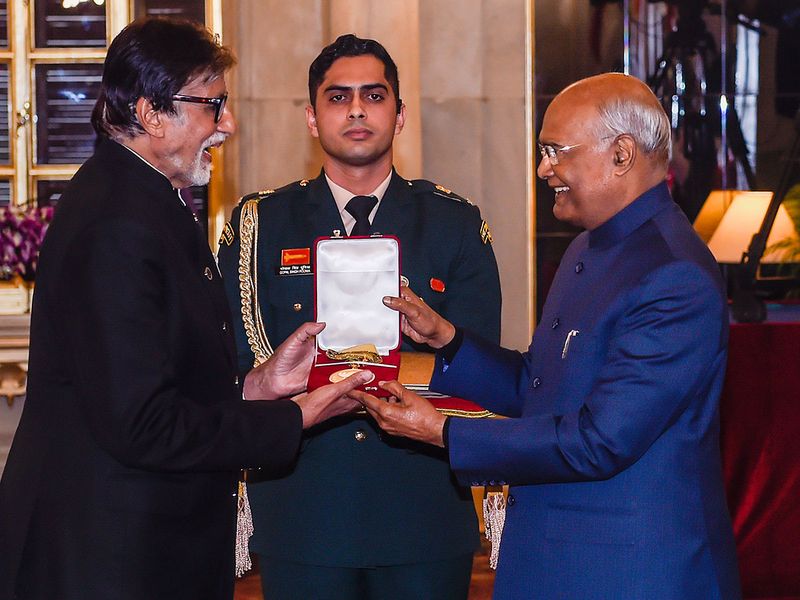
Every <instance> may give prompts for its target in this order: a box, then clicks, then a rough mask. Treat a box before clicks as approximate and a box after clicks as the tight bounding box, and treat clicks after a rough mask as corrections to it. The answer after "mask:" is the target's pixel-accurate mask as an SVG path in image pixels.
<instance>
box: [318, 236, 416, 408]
mask: <svg viewBox="0 0 800 600" xmlns="http://www.w3.org/2000/svg"><path fill="white" fill-rule="evenodd" d="M314 250H315V251H314V307H315V314H316V320H317V321H323V322H325V324H326V326H325V329H323V330H322V331H321V332H320V333H319V334H318V335H317V353H316V356H315V358H314V365H313V366H312V368H311V374H310V375H309V378H308V389H309V390H312V389H316V388H318V387H321V386H323V385H327V384H328V383H332V382H336V381H340V380H341V379H344V378H345V377H347V376H348V375H349V374H351V373H352V372H353V371H352V369H362V370H368V371H371V372H372V373H373V374H374V375H375V377H374V379H373V380H372V381H370V382H369V383H367V384H365V385H363V386H362V387H361V388H360V389H362V390H364V391H366V392H369V393H370V394H373V395H375V396H387V395H388V393H387V392H385V391H384V390H382V389H380V388H379V387H378V382H379V381H389V380H392V379H397V377H398V372H399V368H400V313H398V312H396V311H394V310H392V309H390V308H388V307H387V306H386V305H384V304H383V297H384V296H398V295H399V293H400V243H399V241H398V240H397V238H395V237H392V236H370V237H348V238H341V237H331V238H319V239H317V240H316V242H315V248H314Z"/></svg>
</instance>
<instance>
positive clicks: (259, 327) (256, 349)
mask: <svg viewBox="0 0 800 600" xmlns="http://www.w3.org/2000/svg"><path fill="white" fill-rule="evenodd" d="M258 200H259V199H258V198H254V199H253V200H248V201H247V202H245V203H244V205H242V212H241V215H240V218H239V295H240V297H241V305H242V322H243V323H244V331H245V333H246V334H247V342H248V343H249V344H250V350H252V351H253V356H254V357H255V360H254V361H253V366H254V367H257V366H258V365H260V364H261V363H263V362H264V361H266V360H267V359H268V358H269V357H270V356H272V354H273V350H272V345H271V344H270V343H269V338H267V333H266V331H264V322H263V320H262V318H261V309H260V308H259V304H258Z"/></svg>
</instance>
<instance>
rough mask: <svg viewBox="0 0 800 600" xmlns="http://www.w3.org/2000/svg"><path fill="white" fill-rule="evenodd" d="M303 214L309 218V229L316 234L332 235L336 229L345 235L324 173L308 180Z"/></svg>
mask: <svg viewBox="0 0 800 600" xmlns="http://www.w3.org/2000/svg"><path fill="white" fill-rule="evenodd" d="M303 215H304V216H305V217H306V218H307V219H308V220H309V224H310V226H311V228H310V231H312V232H314V234H315V235H316V236H330V235H333V230H334V229H338V230H339V231H340V232H341V235H342V236H345V235H347V232H346V231H345V228H344V223H343V222H342V215H340V214H339V208H338V207H337V206H336V201H335V200H334V199H333V194H332V193H331V189H330V188H329V187H328V182H327V180H326V179H325V174H324V173H320V174H319V177H317V178H316V179H312V180H311V181H309V182H308V193H307V194H306V197H305V207H304V209H303Z"/></svg>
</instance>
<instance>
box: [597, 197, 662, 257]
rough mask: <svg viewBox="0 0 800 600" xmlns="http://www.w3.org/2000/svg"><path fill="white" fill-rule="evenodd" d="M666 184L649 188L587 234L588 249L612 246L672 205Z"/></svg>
mask: <svg viewBox="0 0 800 600" xmlns="http://www.w3.org/2000/svg"><path fill="white" fill-rule="evenodd" d="M672 204H673V202H672V197H671V196H670V195H669V188H667V184H666V182H661V183H659V184H658V185H656V186H654V187H651V188H650V189H649V190H647V191H646V192H645V193H644V194H642V195H641V196H639V197H638V198H636V200H634V201H633V202H631V203H630V204H629V205H628V206H626V207H625V208H623V209H622V210H621V211H619V212H618V213H617V214H615V215H614V216H613V217H611V218H610V219H609V220H608V221H606V222H605V223H603V224H602V225H600V226H599V227H597V228H596V229H593V230H592V231H590V232H589V247H590V248H602V247H607V246H612V245H613V244H616V243H617V242H619V241H620V240H622V239H624V238H626V237H627V236H629V235H630V234H631V233H633V232H634V231H636V230H637V229H638V228H639V227H641V226H642V225H643V224H644V223H645V222H646V221H649V220H650V219H651V218H653V217H654V216H655V215H656V214H658V213H659V212H661V211H662V210H664V209H665V208H667V207H668V206H670V205H672Z"/></svg>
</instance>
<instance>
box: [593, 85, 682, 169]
mask: <svg viewBox="0 0 800 600" xmlns="http://www.w3.org/2000/svg"><path fill="white" fill-rule="evenodd" d="M597 108H598V112H599V114H600V124H601V126H602V127H604V128H605V129H606V130H608V131H610V132H611V133H612V134H613V135H614V136H617V135H622V134H623V133H627V134H628V135H630V136H631V137H633V139H634V141H635V142H636V144H637V145H638V146H639V147H640V148H641V149H642V150H644V152H645V154H648V155H655V156H656V157H658V158H660V159H661V160H662V161H663V163H664V165H666V164H668V163H669V161H670V160H671V159H672V130H671V128H670V124H669V118H668V117H667V113H665V112H664V109H663V108H662V107H661V104H659V103H657V102H652V103H651V102H641V101H639V100H638V99H637V98H636V97H622V98H620V97H617V98H612V99H610V100H607V101H605V102H601V103H600V105H599V106H598V107H597ZM599 137H602V136H599Z"/></svg>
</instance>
